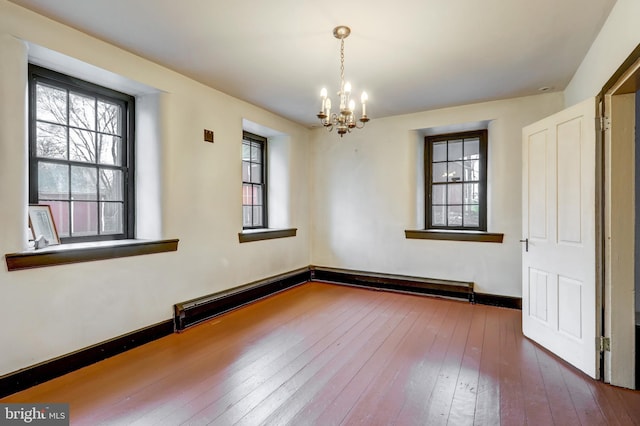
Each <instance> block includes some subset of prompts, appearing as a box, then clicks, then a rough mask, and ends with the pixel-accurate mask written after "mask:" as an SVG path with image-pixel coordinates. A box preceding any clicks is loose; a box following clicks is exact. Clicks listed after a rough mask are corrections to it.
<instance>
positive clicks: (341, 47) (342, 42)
mask: <svg viewBox="0 0 640 426" xmlns="http://www.w3.org/2000/svg"><path fill="white" fill-rule="evenodd" d="M340 92H344V39H343V38H342V39H340Z"/></svg>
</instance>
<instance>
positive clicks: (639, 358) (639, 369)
mask: <svg viewBox="0 0 640 426" xmlns="http://www.w3.org/2000/svg"><path fill="white" fill-rule="evenodd" d="M636 316H637V314H636ZM637 321H638V320H636V389H637V390H640V351H639V350H638V348H640V324H638V322H637Z"/></svg>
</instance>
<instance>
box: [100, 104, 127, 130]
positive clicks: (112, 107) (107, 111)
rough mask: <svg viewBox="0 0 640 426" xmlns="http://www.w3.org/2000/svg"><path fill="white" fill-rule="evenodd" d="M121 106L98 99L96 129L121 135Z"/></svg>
mask: <svg viewBox="0 0 640 426" xmlns="http://www.w3.org/2000/svg"><path fill="white" fill-rule="evenodd" d="M121 116H122V108H121V107H120V105H116V104H112V103H108V102H104V101H98V131H99V132H103V133H109V134H111V135H119V136H122V123H121V122H120V117H121Z"/></svg>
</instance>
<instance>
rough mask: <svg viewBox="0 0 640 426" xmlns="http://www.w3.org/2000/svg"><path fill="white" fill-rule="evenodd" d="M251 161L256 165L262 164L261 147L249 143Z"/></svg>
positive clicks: (257, 144)
mask: <svg viewBox="0 0 640 426" xmlns="http://www.w3.org/2000/svg"><path fill="white" fill-rule="evenodd" d="M251 161H253V162H256V163H261V162H262V145H261V144H259V143H255V142H251Z"/></svg>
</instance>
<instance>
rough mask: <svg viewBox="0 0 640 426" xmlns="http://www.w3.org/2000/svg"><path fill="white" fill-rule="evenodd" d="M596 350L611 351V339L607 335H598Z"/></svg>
mask: <svg viewBox="0 0 640 426" xmlns="http://www.w3.org/2000/svg"><path fill="white" fill-rule="evenodd" d="M598 350H599V351H600V352H610V351H611V339H610V338H608V337H604V336H600V337H599V338H598Z"/></svg>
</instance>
